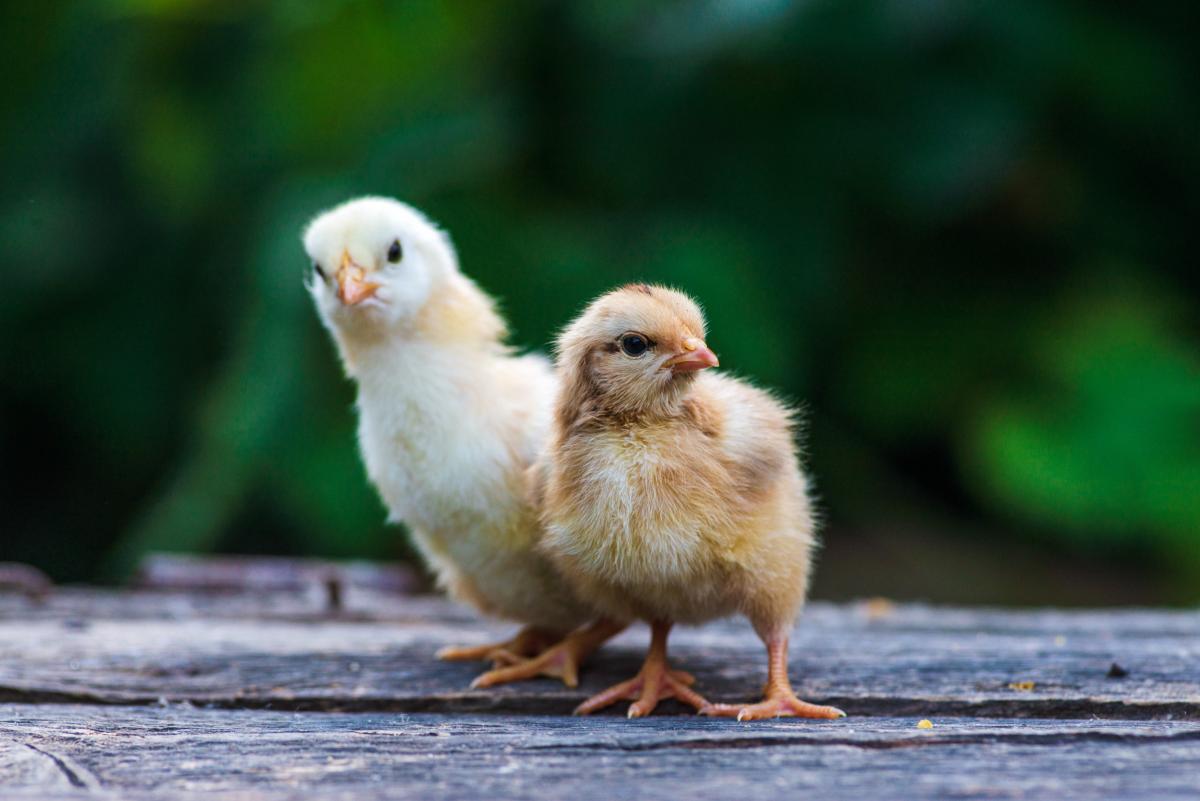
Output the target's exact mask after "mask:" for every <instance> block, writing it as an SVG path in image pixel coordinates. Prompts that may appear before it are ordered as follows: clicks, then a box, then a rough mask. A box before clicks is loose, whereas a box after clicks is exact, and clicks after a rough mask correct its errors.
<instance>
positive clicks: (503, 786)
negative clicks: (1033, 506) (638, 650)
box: [0, 706, 1200, 801]
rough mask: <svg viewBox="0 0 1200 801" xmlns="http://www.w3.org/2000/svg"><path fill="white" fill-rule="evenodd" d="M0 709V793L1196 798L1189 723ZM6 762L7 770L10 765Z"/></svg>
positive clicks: (1199, 746)
mask: <svg viewBox="0 0 1200 801" xmlns="http://www.w3.org/2000/svg"><path fill="white" fill-rule="evenodd" d="M914 722H915V721H914V720H913V719H898V718H860V719H856V718H851V719H847V720H844V721H840V722H836V723H819V724H813V723H798V722H796V721H763V722H758V723H756V724H755V725H753V726H738V725H736V723H735V722H732V721H728V720H725V721H717V720H702V719H697V718H690V717H689V718H672V717H666V718H648V719H644V720H639V721H627V720H624V719H621V718H612V717H609V718H598V719H595V720H584V719H579V718H570V717H552V716H540V717H521V716H497V715H493V716H486V715H484V716H480V715H427V714H416V715H409V714H380V713H371V714H295V713H280V712H247V711H211V710H209V711H206V710H200V709H194V708H178V707H164V708H119V709H114V708H98V707H87V706H48V707H43V706H0V776H5V777H6V781H7V786H6V787H5V790H4V796H5V798H11V799H21V800H22V801H25V799H27V798H30V797H36V798H75V797H80V796H86V797H96V796H100V797H104V796H106V795H108V794H111V795H112V796H113V797H120V798H131V799H137V798H153V799H158V798H171V799H177V798H187V797H191V796H192V794H199V793H204V794H206V795H204V796H202V797H209V798H211V797H212V796H211V794H212V793H214V792H220V793H228V794H230V795H227V796H225V795H223V796H221V797H235V798H240V799H260V798H261V799H276V798H279V799H282V798H296V799H301V798H303V799H320V800H321V801H326V800H327V799H377V798H413V799H464V801H467V800H470V801H474V799H500V798H528V797H533V798H570V799H572V801H592V800H593V799H595V800H596V801H612V799H622V798H639V799H678V798H703V799H726V798H728V799H745V800H746V801H752V800H753V799H778V798H788V797H805V798H813V799H831V800H832V801H836V800H837V799H853V801H862V800H863V799H870V798H886V797H895V798H905V799H924V798H944V797H948V796H949V797H958V798H961V797H986V798H996V797H1003V798H1013V797H1018V798H1051V799H1081V798H1095V799H1100V798H1122V797H1125V798H1137V799H1155V800H1156V801H1158V800H1159V799H1175V798H1179V799H1184V798H1195V797H1196V793H1197V792H1198V791H1200V723H1194V722H1166V721H1155V722H1128V721H1120V722H1113V721H1048V720H1032V721H1012V720H993V721H978V720H973V719H969V718H966V719H955V718H950V719H947V720H938V721H936V724H935V726H934V728H933V729H930V730H920V729H917V728H915V726H914ZM10 766H11V767H10Z"/></svg>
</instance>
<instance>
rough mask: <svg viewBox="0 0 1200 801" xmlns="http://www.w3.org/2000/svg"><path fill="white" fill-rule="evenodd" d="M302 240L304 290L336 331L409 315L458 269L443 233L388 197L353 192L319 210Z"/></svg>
mask: <svg viewBox="0 0 1200 801" xmlns="http://www.w3.org/2000/svg"><path fill="white" fill-rule="evenodd" d="M303 239H304V250H305V251H306V252H307V254H308V258H309V261H310V262H311V263H312V268H311V269H312V274H311V278H310V280H309V284H308V289H309V291H310V292H311V293H312V296H313V300H314V301H315V302H316V304H317V309H318V310H319V312H320V314H321V316H322V318H323V319H324V320H325V321H326V323H327V324H330V325H331V326H335V327H337V328H340V329H343V330H346V329H350V330H353V329H361V330H373V329H380V328H391V327H393V326H395V325H396V324H398V323H403V322H406V321H410V320H412V319H413V318H414V317H415V316H416V315H417V313H418V312H419V311H420V310H421V308H422V307H423V306H424V305H425V303H426V301H427V300H428V299H429V298H430V296H431V295H432V294H433V293H434V292H435V291H436V290H437V288H438V286H439V285H440V284H443V283H445V282H447V281H450V280H453V279H454V277H455V276H456V275H457V274H458V258H457V256H456V255H455V253H454V246H453V245H452V244H451V243H450V239H449V237H447V236H446V234H445V233H443V232H442V231H441V230H439V229H438V228H436V227H435V226H434V225H433V223H431V222H430V221H429V220H428V219H426V217H425V216H424V215H423V214H421V213H420V212H419V211H417V210H416V209H414V208H412V207H411V206H408V205H405V204H404V203H401V202H399V201H397V200H392V199H391V198H385V197H362V198H357V199H355V200H351V201H348V202H346V203H343V204H341V205H340V206H336V207H334V208H332V209H330V210H328V211H326V212H323V213H322V214H320V215H318V216H317V217H316V219H314V220H313V221H312V222H311V223H310V224H309V225H308V228H307V229H305V231H304V237H303Z"/></svg>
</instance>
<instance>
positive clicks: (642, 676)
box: [575, 621, 709, 718]
mask: <svg viewBox="0 0 1200 801" xmlns="http://www.w3.org/2000/svg"><path fill="white" fill-rule="evenodd" d="M650 632H651V635H650V651H649V652H648V653H647V654H646V661H645V662H643V663H642V669H641V670H639V671H638V674H637V675H636V676H634V677H633V678H632V679H629V680H628V681H623V682H621V683H620V684H615V685H613V686H612V687H609V688H608V689H607V690H605V691H604V692H602V693H598V694H597V695H593V696H592V697H591V698H589V699H588V700H586V701H584V702H583V703H582V704H580V705H579V706H577V707H576V708H575V714H576V715H587V714H590V713H592V712H595V711H596V710H597V709H603V708H604V707H606V706H609V705H611V704H615V703H616V702H617V701H622V700H626V699H628V700H632V701H633V703H632V704H630V705H629V717H631V718H640V717H645V716H646V715H649V714H650V713H651V712H653V711H654V708H655V707H656V706H658V702H659V701H661V700H662V699H664V698H677V699H679V700H680V701H682V702H683V703H685V704H690V705H692V706H694V707H695V708H696V709H703V708H704V707H707V706H709V703H708V701H706V700H704V699H703V698H702V697H700V695H699V694H698V693H696V691H695V690H693V689H692V688H691V687H690V686H689V685H690V684H692V683H693V682H695V679H694V678H692V676H691V675H690V674H688V673H684V672H683V671H682V670H672V669H671V666H670V665H669V664H667V635H668V634H669V633H670V632H671V624H670V623H668V622H666V621H655V622H654V623H652V624H651V625H650Z"/></svg>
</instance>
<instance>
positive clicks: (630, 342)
mask: <svg viewBox="0 0 1200 801" xmlns="http://www.w3.org/2000/svg"><path fill="white" fill-rule="evenodd" d="M649 347H650V343H649V342H647V341H646V338H645V337H644V336H642V335H641V334H623V335H622V336H621V350H623V351H624V352H625V355H626V356H641V355H642V354H643V353H645V352H646V351H647V350H648V349H649Z"/></svg>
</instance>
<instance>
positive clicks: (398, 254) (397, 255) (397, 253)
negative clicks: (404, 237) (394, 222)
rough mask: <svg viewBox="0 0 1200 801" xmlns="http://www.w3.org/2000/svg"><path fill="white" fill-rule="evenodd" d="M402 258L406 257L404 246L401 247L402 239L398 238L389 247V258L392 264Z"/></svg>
mask: <svg viewBox="0 0 1200 801" xmlns="http://www.w3.org/2000/svg"><path fill="white" fill-rule="evenodd" d="M402 258H404V248H402V247H400V240H399V239H397V240H395V241H394V242H392V246H391V247H390V248H388V253H387V259H388V261H390V262H391V263H392V264H395V263H397V262H398V261H400V260H401V259H402Z"/></svg>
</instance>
